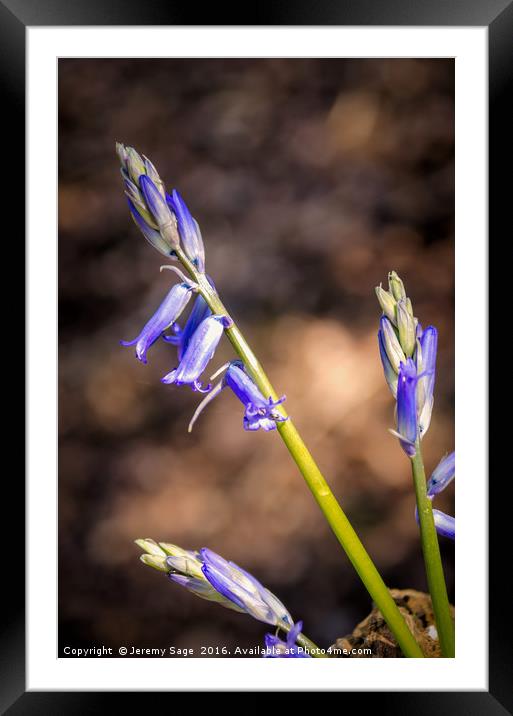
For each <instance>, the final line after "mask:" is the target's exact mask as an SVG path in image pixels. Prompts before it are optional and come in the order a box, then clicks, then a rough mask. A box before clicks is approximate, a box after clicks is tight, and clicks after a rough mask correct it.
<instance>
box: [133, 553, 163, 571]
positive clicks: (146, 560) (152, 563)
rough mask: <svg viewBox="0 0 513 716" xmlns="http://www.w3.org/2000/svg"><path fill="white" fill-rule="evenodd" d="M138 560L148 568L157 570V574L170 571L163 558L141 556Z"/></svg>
mask: <svg viewBox="0 0 513 716" xmlns="http://www.w3.org/2000/svg"><path fill="white" fill-rule="evenodd" d="M139 559H140V560H141V562H142V563H143V564H146V565H147V566H148V567H153V569H157V570H158V571H159V572H169V571H170V569H169V567H168V566H167V564H166V559H165V557H158V556H157V555H155V554H141V556H140V557H139Z"/></svg>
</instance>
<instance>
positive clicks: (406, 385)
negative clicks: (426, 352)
mask: <svg viewBox="0 0 513 716" xmlns="http://www.w3.org/2000/svg"><path fill="white" fill-rule="evenodd" d="M417 382H418V376H417V368H416V366H415V363H414V362H413V360H412V359H411V358H408V359H407V360H406V362H404V363H401V365H400V367H399V376H398V382H397V431H395V430H391V432H392V433H393V434H394V435H396V436H397V437H398V438H399V442H400V444H401V447H402V449H403V450H404V452H405V453H406V454H407V455H408V457H414V456H415V442H416V440H417V436H418V422H417V397H416V394H417Z"/></svg>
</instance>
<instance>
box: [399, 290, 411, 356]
mask: <svg viewBox="0 0 513 716" xmlns="http://www.w3.org/2000/svg"><path fill="white" fill-rule="evenodd" d="M410 306H411V302H410ZM396 311H397V329H398V331H399V342H400V344H401V347H402V349H403V351H404V354H405V355H406V356H407V357H409V358H411V357H412V355H413V351H414V350H415V342H416V336H415V320H414V318H413V315H412V314H411V312H410V311H409V310H408V307H407V303H406V301H405V300H404V299H401V300H400V301H398V302H397V308H396Z"/></svg>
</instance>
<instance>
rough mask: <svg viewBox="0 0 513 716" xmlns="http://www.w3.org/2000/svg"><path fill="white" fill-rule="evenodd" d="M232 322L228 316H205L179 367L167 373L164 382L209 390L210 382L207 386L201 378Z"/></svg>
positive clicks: (202, 391) (199, 389)
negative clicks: (224, 332)
mask: <svg viewBox="0 0 513 716" xmlns="http://www.w3.org/2000/svg"><path fill="white" fill-rule="evenodd" d="M231 324H232V321H231V319H230V318H228V317H227V316H218V315H212V316H208V318H205V319H204V320H203V321H202V322H201V323H200V324H199V326H198V327H197V328H196V330H195V331H194V333H193V335H192V337H191V339H190V341H189V343H188V345H187V349H186V350H185V352H184V355H183V357H182V359H181V361H180V363H179V364H178V367H177V368H175V369H174V370H172V371H171V372H170V373H168V374H167V375H165V376H164V377H163V378H162V379H161V380H162V382H163V383H166V384H171V383H174V384H175V385H190V386H191V388H192V389H193V390H197V391H200V392H201V393H206V392H208V391H209V390H210V387H211V386H210V384H209V385H207V386H206V387H205V386H204V385H203V384H202V383H201V382H200V380H199V378H200V376H201V374H202V373H203V371H204V370H205V368H206V367H207V364H208V362H209V361H210V360H211V358H212V357H213V355H214V353H215V351H216V348H217V346H218V343H219V341H220V340H221V336H222V335H223V331H224V329H225V328H229V326H230V325H231Z"/></svg>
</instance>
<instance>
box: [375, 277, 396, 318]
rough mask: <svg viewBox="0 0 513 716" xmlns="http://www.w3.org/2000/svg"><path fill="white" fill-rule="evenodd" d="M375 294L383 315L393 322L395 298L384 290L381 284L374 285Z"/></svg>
mask: <svg viewBox="0 0 513 716" xmlns="http://www.w3.org/2000/svg"><path fill="white" fill-rule="evenodd" d="M376 296H377V297H378V301H379V305H380V306H381V310H382V311H383V313H384V314H385V316H386V317H387V318H388V319H389V320H390V321H392V323H394V324H395V322H396V319H395V306H396V300H395V298H394V297H393V296H392V294H391V293H389V292H388V291H385V289H384V288H382V287H381V284H380V285H379V286H376Z"/></svg>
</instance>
